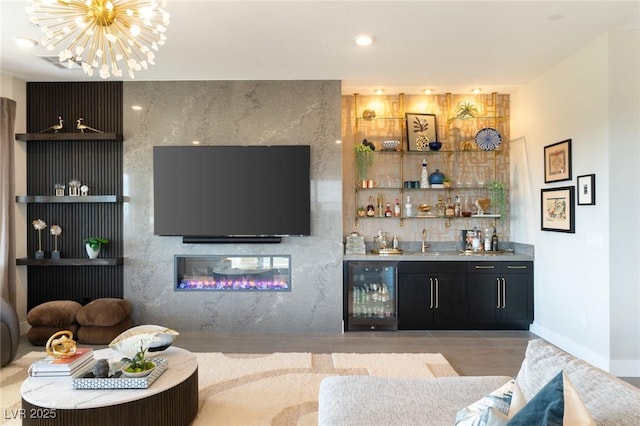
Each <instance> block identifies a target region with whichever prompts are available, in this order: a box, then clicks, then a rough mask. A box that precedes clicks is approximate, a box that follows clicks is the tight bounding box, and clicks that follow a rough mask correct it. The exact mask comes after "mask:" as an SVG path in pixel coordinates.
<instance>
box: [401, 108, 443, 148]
mask: <svg viewBox="0 0 640 426" xmlns="http://www.w3.org/2000/svg"><path fill="white" fill-rule="evenodd" d="M405 117H406V119H407V143H408V146H407V149H408V150H409V151H429V142H436V141H437V140H438V126H437V123H436V115H435V114H414V113H406V114H405Z"/></svg>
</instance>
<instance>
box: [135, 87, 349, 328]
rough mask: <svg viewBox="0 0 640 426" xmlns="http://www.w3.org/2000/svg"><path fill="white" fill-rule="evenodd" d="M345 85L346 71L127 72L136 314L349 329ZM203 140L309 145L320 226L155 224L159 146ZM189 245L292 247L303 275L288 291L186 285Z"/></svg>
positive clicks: (148, 319)
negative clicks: (269, 75)
mask: <svg viewBox="0 0 640 426" xmlns="http://www.w3.org/2000/svg"><path fill="white" fill-rule="evenodd" d="M340 91H341V88H340V82H339V81H188V82H182V81H161V82H125V83H124V111H125V113H124V159H123V169H124V195H125V196H126V197H127V202H126V203H125V204H124V219H123V221H124V223H123V230H124V256H125V263H124V297H125V298H127V299H129V300H131V302H132V304H133V314H132V317H133V319H134V321H135V322H136V323H138V324H162V325H165V326H167V327H171V328H174V329H176V330H181V331H196V332H207V331H211V332H222V333H334V332H340V331H341V330H342V253H343V247H342V226H341V221H342V186H341V147H340V145H339V144H336V141H337V140H339V139H340V137H341V128H340V117H341V93H340ZM134 105H139V106H141V107H142V110H140V111H133V110H132V109H131V107H132V106H134ZM192 141H199V143H200V144H201V145H214V144H219V145H284V144H291V145H309V146H310V147H311V173H310V174H311V188H310V189H311V235H310V236H305V237H283V238H282V242H281V243H279V244H183V242H182V238H181V237H161V236H156V235H154V233H153V153H152V150H153V146H156V145H189V144H191V143H192ZM177 254H182V255H250V254H251V255H258V256H260V255H290V256H291V266H292V268H291V281H292V282H294V283H295V284H294V285H293V286H292V288H291V291H287V292H202V291H195V292H177V291H174V287H175V284H174V279H175V274H174V255H177ZM283 319H286V320H283Z"/></svg>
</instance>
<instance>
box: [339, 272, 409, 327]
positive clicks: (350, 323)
mask: <svg viewBox="0 0 640 426" xmlns="http://www.w3.org/2000/svg"><path fill="white" fill-rule="evenodd" d="M346 269H347V270H346V271H345V272H346V274H345V276H346V277H347V280H346V283H345V295H344V300H345V307H344V311H345V312H344V318H345V330H347V331H356V330H397V329H398V316H397V277H398V264H397V263H396V262H347V268H346Z"/></svg>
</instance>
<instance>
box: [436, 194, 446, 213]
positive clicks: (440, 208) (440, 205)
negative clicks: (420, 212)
mask: <svg viewBox="0 0 640 426" xmlns="http://www.w3.org/2000/svg"><path fill="white" fill-rule="evenodd" d="M436 209H437V210H438V217H444V216H445V204H444V201H442V195H438V202H437V203H436Z"/></svg>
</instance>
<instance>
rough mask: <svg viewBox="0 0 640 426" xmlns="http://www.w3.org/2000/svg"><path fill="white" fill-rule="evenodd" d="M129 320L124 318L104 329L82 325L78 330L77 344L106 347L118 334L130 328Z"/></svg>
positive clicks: (131, 323)
mask: <svg viewBox="0 0 640 426" xmlns="http://www.w3.org/2000/svg"><path fill="white" fill-rule="evenodd" d="M132 325H133V322H132V321H131V318H125V319H124V320H123V321H121V322H119V323H118V324H116V325H112V326H109V327H104V326H100V325H82V326H80V327H79V328H78V342H79V343H84V344H86V345H106V344H108V343H109V342H110V341H112V340H113V339H114V337H116V336H117V335H118V334H120V333H122V332H123V331H125V330H126V329H128V328H131V326H132Z"/></svg>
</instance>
